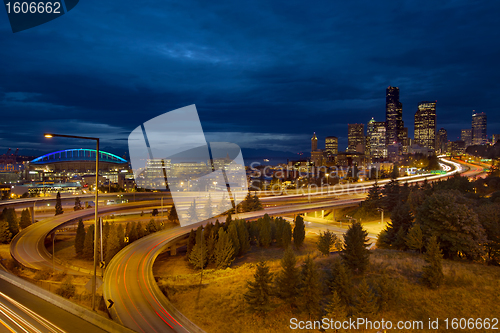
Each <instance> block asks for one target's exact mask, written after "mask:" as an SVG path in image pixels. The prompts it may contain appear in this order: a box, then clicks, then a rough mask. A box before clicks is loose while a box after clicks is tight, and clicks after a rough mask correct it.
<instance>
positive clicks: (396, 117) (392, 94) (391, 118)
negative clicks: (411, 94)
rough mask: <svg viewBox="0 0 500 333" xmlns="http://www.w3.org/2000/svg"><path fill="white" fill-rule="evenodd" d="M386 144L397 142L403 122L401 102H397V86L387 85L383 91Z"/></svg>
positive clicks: (399, 138)
mask: <svg viewBox="0 0 500 333" xmlns="http://www.w3.org/2000/svg"><path fill="white" fill-rule="evenodd" d="M385 125H386V135H387V139H386V145H388V144H391V143H394V142H399V140H401V135H402V134H401V131H402V130H403V128H404V124H403V104H401V103H400V102H399V88H398V87H388V88H387V89H386V91H385Z"/></svg>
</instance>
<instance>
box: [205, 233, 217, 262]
mask: <svg viewBox="0 0 500 333" xmlns="http://www.w3.org/2000/svg"><path fill="white" fill-rule="evenodd" d="M213 231H214V230H213V229H212V230H211V232H210V235H209V236H208V239H207V240H206V242H207V256H208V261H209V262H213V261H214V252H215V244H216V242H217V237H216V236H215V233H214V232H213Z"/></svg>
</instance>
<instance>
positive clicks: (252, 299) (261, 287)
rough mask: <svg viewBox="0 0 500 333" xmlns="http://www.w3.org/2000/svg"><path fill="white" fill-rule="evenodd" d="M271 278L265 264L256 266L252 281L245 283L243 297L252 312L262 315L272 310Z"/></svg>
mask: <svg viewBox="0 0 500 333" xmlns="http://www.w3.org/2000/svg"><path fill="white" fill-rule="evenodd" d="M272 280H273V276H272V274H271V273H270V272H269V267H268V266H267V265H266V263H265V262H262V261H261V262H259V263H258V264H257V270H256V272H255V274H254V281H248V282H247V288H248V290H247V292H246V293H245V294H244V295H243V297H244V298H245V301H246V303H247V305H248V307H249V309H250V311H252V312H256V313H260V314H264V313H266V312H269V311H271V310H272V306H271V294H272V291H271V285H272Z"/></svg>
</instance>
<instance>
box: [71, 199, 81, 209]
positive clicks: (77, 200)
mask: <svg viewBox="0 0 500 333" xmlns="http://www.w3.org/2000/svg"><path fill="white" fill-rule="evenodd" d="M80 209H82V203H81V202H80V198H79V197H76V198H75V207H73V210H75V211H77V210H80Z"/></svg>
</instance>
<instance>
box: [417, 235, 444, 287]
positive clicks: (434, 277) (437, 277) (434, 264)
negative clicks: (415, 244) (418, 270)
mask: <svg viewBox="0 0 500 333" xmlns="http://www.w3.org/2000/svg"><path fill="white" fill-rule="evenodd" d="M442 258H443V254H442V252H441V249H440V248H439V243H438V241H437V238H436V236H432V237H431V238H430V239H429V242H428V243H427V246H426V252H425V261H426V262H427V265H425V266H424V267H423V274H422V281H423V282H424V284H425V285H427V286H428V287H430V288H432V289H436V288H438V287H439V286H440V285H441V283H442V282H443V279H444V274H443V267H442V264H441V260H442Z"/></svg>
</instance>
